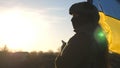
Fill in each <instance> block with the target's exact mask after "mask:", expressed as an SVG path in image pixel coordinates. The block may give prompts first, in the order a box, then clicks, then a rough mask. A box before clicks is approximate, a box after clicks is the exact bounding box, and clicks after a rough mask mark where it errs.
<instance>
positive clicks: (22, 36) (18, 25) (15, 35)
mask: <svg viewBox="0 0 120 68" xmlns="http://www.w3.org/2000/svg"><path fill="white" fill-rule="evenodd" d="M81 1H83V0H0V48H2V47H3V46H4V45H7V47H8V48H9V49H11V50H13V51H14V50H17V51H19V50H21V51H40V50H42V51H47V50H53V51H57V50H58V48H59V47H60V46H61V40H65V41H66V42H67V41H68V39H69V38H70V37H71V36H72V35H73V34H74V32H73V28H72V25H71V21H70V20H71V16H70V15H69V7H70V6H71V5H72V4H73V3H76V2H81Z"/></svg>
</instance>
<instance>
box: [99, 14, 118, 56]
mask: <svg viewBox="0 0 120 68" xmlns="http://www.w3.org/2000/svg"><path fill="white" fill-rule="evenodd" d="M99 13H100V21H99V24H100V25H101V26H102V28H103V29H104V30H105V33H106V36H107V39H108V42H109V50H110V51H111V52H115V53H119V54H120V20H117V19H115V18H112V17H110V16H106V15H105V14H104V13H102V12H99Z"/></svg>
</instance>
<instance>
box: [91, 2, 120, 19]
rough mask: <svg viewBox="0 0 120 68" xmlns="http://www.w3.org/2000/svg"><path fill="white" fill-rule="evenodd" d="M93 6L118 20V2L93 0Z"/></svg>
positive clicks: (119, 13)
mask: <svg viewBox="0 0 120 68" xmlns="http://www.w3.org/2000/svg"><path fill="white" fill-rule="evenodd" d="M93 4H94V5H95V6H96V7H97V8H98V9H99V10H100V11H103V12H104V13H105V14H106V15H108V16H111V17H113V18H116V19H118V20H120V0H93Z"/></svg>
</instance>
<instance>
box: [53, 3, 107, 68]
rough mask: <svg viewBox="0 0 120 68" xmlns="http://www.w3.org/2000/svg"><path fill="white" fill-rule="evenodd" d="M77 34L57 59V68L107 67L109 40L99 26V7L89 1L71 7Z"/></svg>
mask: <svg viewBox="0 0 120 68" xmlns="http://www.w3.org/2000/svg"><path fill="white" fill-rule="evenodd" d="M69 11H70V14H71V15H73V17H72V19H71V21H72V25H73V28H74V31H75V33H76V34H75V35H74V36H73V37H72V38H70V39H69V41H68V43H67V44H66V46H64V48H63V49H62V51H61V52H60V54H59V55H58V56H57V58H56V60H55V67H56V68H107V66H108V63H107V54H108V47H107V40H106V37H105V36H104V33H103V30H102V28H101V27H100V26H99V24H98V21H99V13H98V10H97V8H96V7H95V6H94V5H92V4H90V3H88V2H80V3H75V4H73V5H72V6H71V7H70V10H69Z"/></svg>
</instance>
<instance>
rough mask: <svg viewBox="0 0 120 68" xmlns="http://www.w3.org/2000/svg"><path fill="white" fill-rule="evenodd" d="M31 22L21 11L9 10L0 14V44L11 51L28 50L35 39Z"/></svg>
mask: <svg viewBox="0 0 120 68" xmlns="http://www.w3.org/2000/svg"><path fill="white" fill-rule="evenodd" d="M36 34H37V32H36V28H35V27H34V24H33V21H32V20H31V19H30V18H28V17H27V15H26V13H25V12H24V11H22V10H21V9H11V10H8V11H4V12H3V13H1V14H0V40H1V41H0V42H1V43H3V44H5V45H7V46H8V48H10V49H11V50H23V48H24V49H26V50H30V48H29V47H28V45H31V44H33V43H34V42H35V41H36V37H37V35H36Z"/></svg>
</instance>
